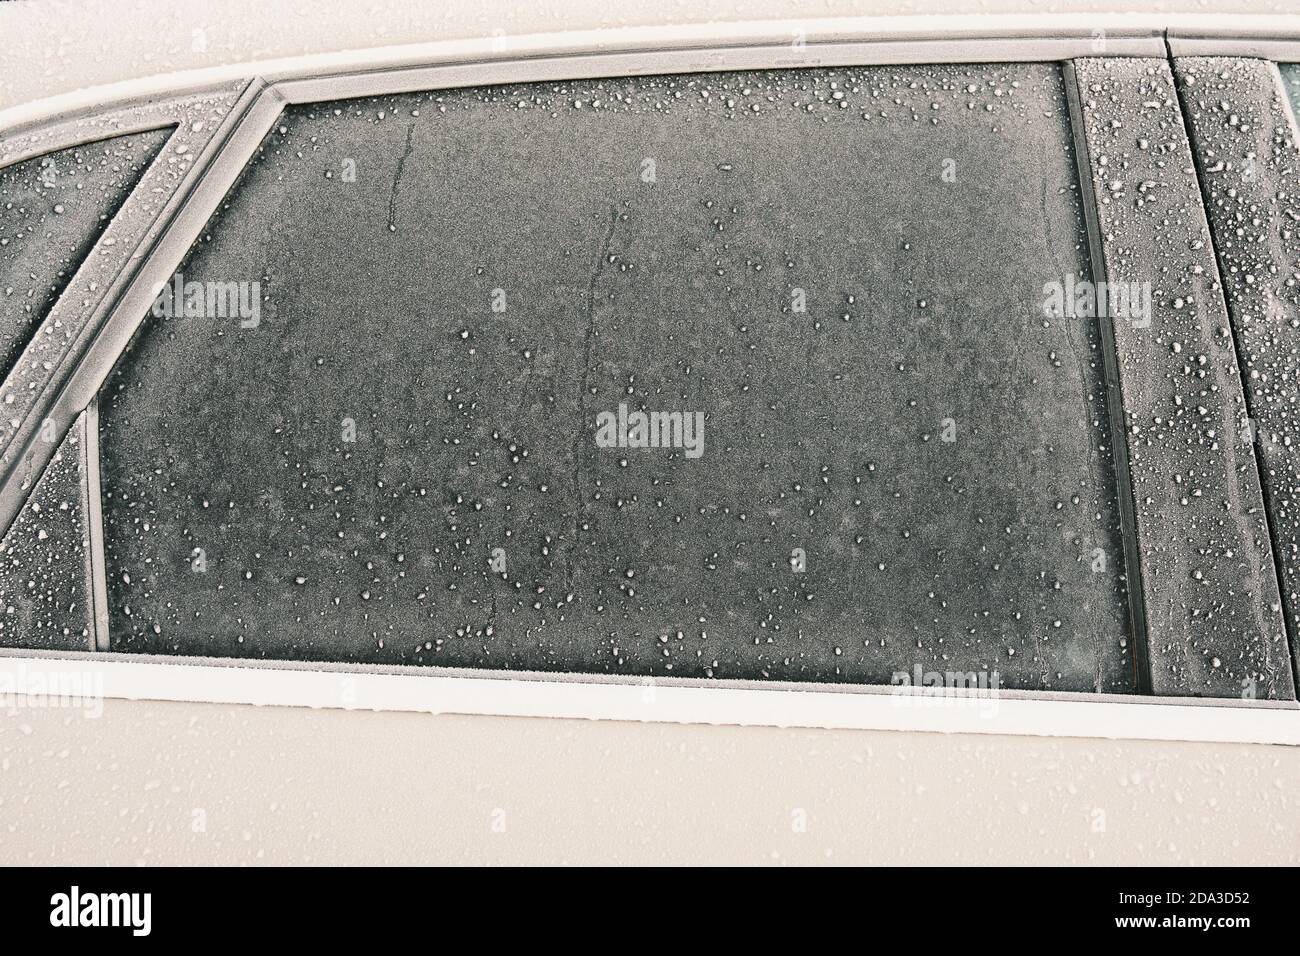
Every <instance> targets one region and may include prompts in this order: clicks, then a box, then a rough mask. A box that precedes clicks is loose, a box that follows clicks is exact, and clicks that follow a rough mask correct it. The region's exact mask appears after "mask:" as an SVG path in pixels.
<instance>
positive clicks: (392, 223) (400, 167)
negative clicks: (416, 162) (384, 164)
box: [388, 123, 415, 232]
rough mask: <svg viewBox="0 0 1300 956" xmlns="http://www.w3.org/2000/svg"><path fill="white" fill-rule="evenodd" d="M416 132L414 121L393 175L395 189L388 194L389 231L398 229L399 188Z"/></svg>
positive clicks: (407, 130) (409, 128)
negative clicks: (412, 138) (412, 136)
mask: <svg viewBox="0 0 1300 956" xmlns="http://www.w3.org/2000/svg"><path fill="white" fill-rule="evenodd" d="M414 132H415V124H414V123H412V124H411V125H410V126H408V127H406V147H405V148H404V149H403V150H402V158H401V159H399V160H398V161H397V174H396V175H395V176H394V177H393V189H392V191H391V192H390V193H389V194H388V231H389V232H396V231H397V190H398V187H400V186H401V185H402V174H403V173H404V172H406V161H407V159H409V158H410V156H411V135H412V134H413V133H414Z"/></svg>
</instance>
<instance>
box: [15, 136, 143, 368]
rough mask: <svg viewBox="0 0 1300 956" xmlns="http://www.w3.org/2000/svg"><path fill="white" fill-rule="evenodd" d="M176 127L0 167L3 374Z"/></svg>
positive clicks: (119, 138) (93, 144) (49, 154)
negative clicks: (171, 129) (170, 129)
mask: <svg viewBox="0 0 1300 956" xmlns="http://www.w3.org/2000/svg"><path fill="white" fill-rule="evenodd" d="M168 132H169V131H167V130H153V131H150V132H147V133H135V134H132V135H130V136H118V137H115V138H113V139H107V140H101V141H99V142H95V143H90V144H88V145H85V146H77V147H75V148H73V149H65V150H61V151H59V152H55V153H48V154H46V155H45V156H38V157H36V158H34V159H29V160H25V161H24V162H21V163H15V164H14V165H12V166H7V167H5V168H4V169H0V379H3V378H4V377H5V376H6V375H8V374H9V372H10V371H11V370H12V369H13V367H14V363H15V362H17V361H18V356H19V355H20V354H21V353H22V349H23V346H25V345H26V344H27V342H28V340H29V339H31V337H32V336H33V335H34V334H35V332H36V328H37V326H39V325H40V323H41V320H42V319H44V318H45V315H46V313H48V312H49V310H50V308H51V307H52V306H53V305H54V301H55V300H56V299H57V298H58V297H59V295H60V293H62V291H63V288H64V286H66V285H67V283H68V280H69V279H71V278H72V275H73V273H74V272H76V271H77V267H78V266H79V265H81V262H82V260H83V259H85V258H86V256H87V255H88V254H89V253H90V250H91V248H92V247H93V246H94V245H95V242H96V240H98V239H99V235H100V233H102V232H103V231H104V227H105V226H107V225H108V223H109V220H110V219H112V218H113V215H114V214H115V213H116V212H117V210H118V208H119V207H120V206H121V205H122V203H123V202H125V201H126V197H127V196H129V195H130V194H131V190H133V189H134V188H135V186H136V183H138V182H139V181H140V177H141V176H142V175H144V171H145V169H147V168H148V166H149V163H150V162H152V161H153V158H154V157H155V156H156V155H157V154H158V150H159V149H161V148H162V144H163V143H164V142H166V140H167V135H168Z"/></svg>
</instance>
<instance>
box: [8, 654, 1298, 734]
mask: <svg viewBox="0 0 1300 956" xmlns="http://www.w3.org/2000/svg"><path fill="white" fill-rule="evenodd" d="M36 675H39V677H40V679H41V681H42V686H47V687H50V688H56V687H64V688H69V687H71V688H77V689H80V690H83V691H84V690H86V689H87V688H90V689H92V692H88V693H86V694H83V695H81V696H83V697H91V698H93V699H92V700H90V701H89V703H95V702H97V701H98V700H101V699H103V700H162V701H187V702H200V703H216V704H253V705H259V706H287V707H312V708H336V709H343V710H361V711H386V712H413V713H431V714H468V715H484V716H498V717H558V718H567V719H586V720H627V721H637V722H643V723H691V724H730V725H739V726H746V727H800V728H825V729H836V730H890V731H924V732H928V733H965V734H1014V735H1021V736H1035V737H1095V738H1104V739H1110V740H1160V741H1205V742H1217V743H1241V744H1275V745H1284V746H1300V705H1298V704H1296V703H1294V702H1281V701H1226V700H1221V699H1220V700H1209V699H1195V698H1182V697H1175V698H1169V697H1134V696H1127V695H1114V694H1078V693H1047V694H1044V693H1039V692H1034V691H1002V692H1000V693H999V694H998V695H996V696H990V695H987V694H983V695H981V694H979V693H971V692H964V691H955V690H935V689H913V688H906V689H902V688H894V687H888V686H884V687H882V686H868V685H859V684H811V683H809V684H802V683H791V682H767V681H708V680H703V679H698V678H681V677H677V678H658V677H657V678H642V679H640V680H626V679H623V678H622V677H613V676H610V677H607V676H602V675H575V674H549V673H537V672H527V671H494V672H484V671H477V672H475V671H467V670H452V669H449V668H441V667H383V666H377V665H345V664H324V663H321V664H316V663H306V662H300V661H292V662H291V661H266V660H240V659H215V658H184V657H160V656H153V655H136V654H112V653H96V654H88V653H81V652H53V651H51V652H47V653H37V652H32V651H15V650H5V649H0V687H9V688H12V687H21V686H23V685H24V682H25V681H26V680H28V679H30V678H32V677H33V676H36ZM53 693H54V692H53V691H51V694H53ZM2 696H3V695H0V697H2Z"/></svg>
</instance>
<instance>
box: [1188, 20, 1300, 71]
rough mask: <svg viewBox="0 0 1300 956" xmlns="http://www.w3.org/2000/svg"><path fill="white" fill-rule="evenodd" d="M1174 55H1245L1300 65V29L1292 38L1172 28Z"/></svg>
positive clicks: (1247, 30)
mask: <svg viewBox="0 0 1300 956" xmlns="http://www.w3.org/2000/svg"><path fill="white" fill-rule="evenodd" d="M1168 41H1169V54H1170V55H1171V56H1242V57H1251V58H1254V59H1261V60H1273V61H1275V62H1280V63H1300V29H1297V30H1293V31H1291V33H1290V35H1289V36H1270V35H1258V34H1253V33H1251V32H1250V28H1249V27H1247V28H1244V29H1243V30H1242V31H1241V32H1239V33H1237V34H1235V35H1233V34H1232V33H1229V32H1227V31H1222V30H1216V31H1206V30H1199V31H1198V30H1190V29H1185V28H1184V29H1172V30H1170V31H1169V35H1168Z"/></svg>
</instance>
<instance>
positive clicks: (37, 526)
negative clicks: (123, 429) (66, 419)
mask: <svg viewBox="0 0 1300 956" xmlns="http://www.w3.org/2000/svg"><path fill="white" fill-rule="evenodd" d="M82 441H83V438H82V421H81V420H80V419H78V421H77V423H76V424H74V425H73V426H72V428H71V430H69V432H68V434H67V436H66V437H64V439H63V441H62V443H61V444H60V445H59V448H58V450H57V451H56V452H55V453H54V457H53V458H52V459H51V460H50V464H49V465H48V466H47V467H46V469H45V472H44V474H42V475H41V478H40V480H39V481H38V482H37V483H36V487H35V488H33V489H32V493H31V495H30V496H29V497H28V499H27V502H26V504H24V505H23V510H22V511H21V512H19V514H18V517H17V518H16V519H14V523H13V525H12V527H10V529H9V531H8V533H7V534H5V536H4V539H3V540H0V647H30V648H40V649H44V650H59V651H85V650H90V649H91V647H90V644H91V640H90V627H91V614H92V609H91V599H90V586H89V581H90V577H89V575H90V558H89V541H88V538H89V532H88V529H87V525H86V513H85V508H84V506H83V500H82V499H83V491H82V481H83V476H84V472H85V469H84V468H83V466H82V445H81V442H82Z"/></svg>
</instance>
